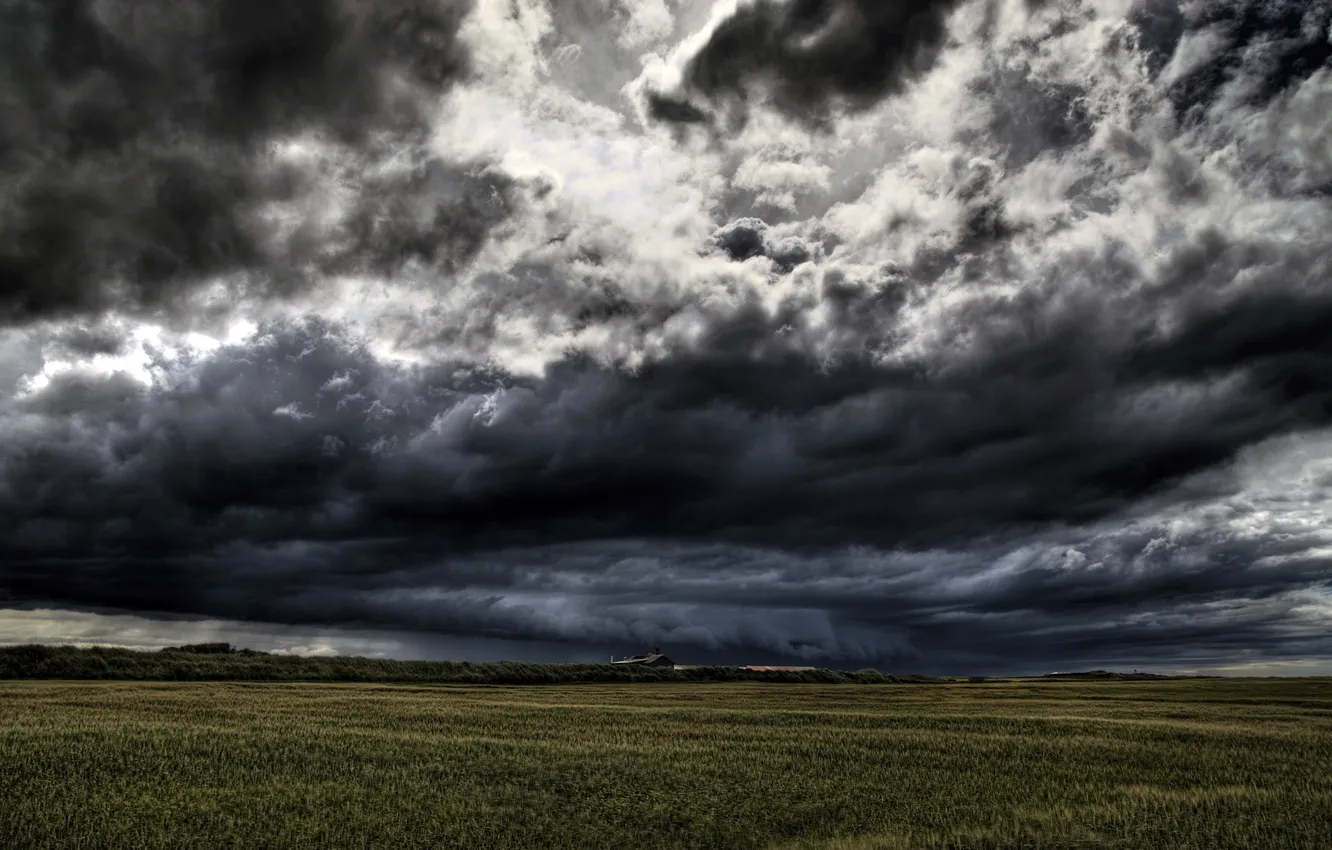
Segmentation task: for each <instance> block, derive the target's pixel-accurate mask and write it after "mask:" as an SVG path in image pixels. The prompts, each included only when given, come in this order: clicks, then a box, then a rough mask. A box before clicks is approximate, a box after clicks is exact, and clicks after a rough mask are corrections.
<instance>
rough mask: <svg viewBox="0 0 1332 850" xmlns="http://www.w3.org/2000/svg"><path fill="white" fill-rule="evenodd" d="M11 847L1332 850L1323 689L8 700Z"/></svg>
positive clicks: (295, 693)
mask: <svg viewBox="0 0 1332 850" xmlns="http://www.w3.org/2000/svg"><path fill="white" fill-rule="evenodd" d="M0 847H5V848H35V847H62V848H64V847H82V848H117V847H152V848H192V847H235V848H259V847H274V848H342V847H349V848H350V847H356V848H364V847H383V848H426V847H430V848H455V847H456V848H490V847H496V848H499V847H503V848H579V849H580V850H582V848H629V849H630V850H636V848H677V847H680V848H683V847H708V848H726V850H733V849H734V848H758V847H765V848H766V847H771V848H784V849H785V848H789V850H797V848H811V850H812V849H813V848H819V850H834V848H835V849H836V850H871V848H916V847H921V848H924V847H951V848H1000V847H1125V848H1154V847H1161V848H1197V850H1214V849H1215V848H1241V847H1242V848H1263V850H1269V848H1309V850H1320V848H1332V681H1328V680H1247V681H1246V680H1232V679H1219V680H1184V681H1165V682H1151V683H1142V682H1105V683H1079V682H1036V681H1015V682H1006V683H987V684H956V685H881V686H865V685H861V686H855V685H841V686H820V685H779V684H747V683H732V684H690V685H679V684H635V685H573V686H545V687H458V686H405V685H364V684H346V685H344V684H241V683H171V684H151V683H138V682H135V683H74V682H60V683H55V682H0Z"/></svg>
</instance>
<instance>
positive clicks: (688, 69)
mask: <svg viewBox="0 0 1332 850" xmlns="http://www.w3.org/2000/svg"><path fill="white" fill-rule="evenodd" d="M959 2H960V0H901V2H891V3H888V2H880V0H794V2H779V0H757V2H753V3H747V4H742V5H741V6H739V8H737V10H736V12H735V14H734V15H732V16H731V17H729V18H727V19H726V20H724V21H723V22H722V23H721V24H720V25H718V26H717V28H716V29H715V30H714V31H713V32H712V33H711V34H710V37H709V38H708V41H707V43H706V44H705V45H703V46H702V47H701V48H700V49H699V50H698V52H696V53H694V54H693V55H692V56H690V57H688V59H687V62H686V64H685V67H684V71H683V73H684V92H682V95H683V99H681V98H677V97H668V96H665V95H663V94H661V93H656V94H652V95H650V98H649V112H650V114H651V115H652V117H654V118H656V119H658V120H664V121H677V122H678V121H685V122H697V121H699V120H701V119H702V117H703V113H702V112H701V111H700V110H699V108H698V107H697V106H694V105H691V104H690V103H689V102H688V100H689V98H690V96H698V97H701V98H703V100H704V101H706V102H709V103H715V104H720V105H721V106H722V107H724V108H725V109H726V110H727V111H728V112H729V116H728V117H729V119H731V120H741V121H743V119H744V115H745V112H746V110H747V108H748V105H749V103H750V101H751V99H752V98H753V96H754V90H758V91H761V92H763V94H765V95H766V96H767V97H768V98H770V100H771V104H772V105H773V106H774V107H775V108H776V109H778V110H780V111H782V112H783V113H785V114H787V115H789V116H791V117H793V118H795V119H797V120H800V121H804V122H807V123H810V124H815V125H821V124H823V123H825V122H826V121H827V120H828V119H829V118H830V117H831V111H832V110H833V109H834V108H835V107H838V106H845V107H847V108H851V109H856V108H864V107H867V106H870V105H872V104H874V103H877V102H878V101H879V100H881V99H883V98H884V97H886V96H887V95H890V94H894V93H896V92H898V91H900V90H901V89H902V88H903V87H904V86H905V85H906V83H908V82H910V81H911V80H912V79H914V78H915V77H917V76H918V75H920V74H921V73H923V72H924V71H926V70H928V69H929V68H930V67H931V66H932V65H933V63H934V60H935V57H936V56H937V55H938V52H939V50H940V48H942V46H943V44H944V40H945V38H946V37H947V35H948V32H947V27H946V22H947V18H948V15H949V13H950V12H952V11H953V9H954V8H956V7H957V6H958V5H959Z"/></svg>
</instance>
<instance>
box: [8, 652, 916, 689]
mask: <svg viewBox="0 0 1332 850" xmlns="http://www.w3.org/2000/svg"><path fill="white" fill-rule="evenodd" d="M0 679H74V680H85V679H102V680H122V681H168V682H170V681H193V682H204V681H262V682H418V683H437V684H466V685H547V684H549V685H557V684H572V683H578V682H589V683H591V682H805V683H810V684H829V685H833V684H866V685H878V684H890V683H894V682H912V681H917V682H925V681H934V680H931V679H928V678H927V677H923V676H909V677H905V678H902V677H896V676H889V675H886V674H884V673H880V672H879V671H877V670H858V671H855V672H847V671H841V670H824V669H814V670H746V669H744V668H741V667H685V668H679V669H664V668H660V667H638V666H632V665H612V664H528V663H524V662H519V661H498V662H487V663H473V662H467V661H392V660H387V659H380V658H360V657H345V656H337V657H309V656H295V655H272V654H268V653H263V652H256V651H255V650H251V649H237V648H235V647H233V646H231V645H230V644H227V643H202V644H191V645H188V646H173V647H168V648H166V649H162V650H158V651H141V650H132V649H118V648H111V647H92V648H79V647H72V646H42V645H37V644H30V645H25V646H9V647H0Z"/></svg>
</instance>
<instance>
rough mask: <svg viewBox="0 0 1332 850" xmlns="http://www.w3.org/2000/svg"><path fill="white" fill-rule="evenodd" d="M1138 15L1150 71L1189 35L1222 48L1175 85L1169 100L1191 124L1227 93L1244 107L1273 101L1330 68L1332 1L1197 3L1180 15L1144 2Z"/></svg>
mask: <svg viewBox="0 0 1332 850" xmlns="http://www.w3.org/2000/svg"><path fill="white" fill-rule="evenodd" d="M1139 9H1140V10H1141V11H1140V13H1139V14H1137V15H1135V16H1134V17H1132V18H1131V20H1132V22H1133V23H1134V24H1135V25H1136V26H1137V27H1139V29H1140V30H1141V31H1142V33H1143V36H1142V41H1141V43H1142V45H1143V47H1144V48H1145V49H1146V53H1147V56H1148V57H1149V61H1150V62H1151V65H1152V67H1160V66H1162V65H1163V64H1164V61H1163V58H1164V59H1166V60H1168V58H1169V56H1170V55H1171V54H1172V53H1173V52H1174V50H1175V48H1176V46H1177V45H1178V44H1179V42H1180V39H1181V37H1183V36H1184V34H1185V33H1191V34H1198V33H1206V34H1208V35H1210V36H1211V37H1213V38H1215V39H1216V40H1217V42H1218V43H1219V45H1220V47H1221V49H1220V50H1219V51H1217V52H1216V53H1215V54H1214V55H1212V56H1210V57H1208V58H1207V59H1206V60H1205V61H1203V62H1201V63H1198V64H1197V65H1196V66H1193V67H1190V68H1189V69H1188V70H1187V72H1186V73H1183V74H1182V75H1181V76H1180V77H1179V78H1178V79H1175V80H1173V81H1172V82H1171V84H1170V88H1169V95H1170V99H1171V101H1172V102H1173V103H1174V106H1175V108H1176V110H1178V112H1179V113H1180V114H1181V115H1183V116H1185V117H1186V118H1187V117H1188V116H1190V115H1194V113H1196V112H1197V111H1198V110H1205V109H1207V108H1208V107H1210V106H1211V105H1212V103H1213V102H1214V101H1215V100H1216V99H1217V97H1218V96H1219V94H1220V93H1221V92H1222V91H1223V90H1226V89H1229V90H1231V91H1232V92H1233V95H1232V96H1233V97H1234V99H1235V100H1237V101H1239V102H1248V103H1255V102H1257V103H1262V102H1266V101H1269V100H1271V99H1272V98H1274V97H1276V96H1277V95H1279V94H1280V93H1281V92H1283V91H1286V90H1287V89H1289V88H1290V87H1291V86H1292V85H1293V84H1295V83H1297V82H1299V81H1300V80H1303V79H1306V78H1307V77H1309V76H1310V75H1311V74H1313V73H1314V72H1316V71H1317V70H1319V69H1320V68H1326V67H1328V64H1329V61H1332V41H1330V40H1329V37H1328V33H1329V31H1330V30H1329V27H1332V3H1329V2H1328V0H1226V2H1213V3H1193V4H1189V5H1187V6H1186V7H1184V9H1185V11H1184V12H1183V14H1182V15H1179V14H1178V13H1173V12H1172V11H1171V10H1170V9H1169V8H1168V7H1167V6H1166V5H1165V4H1163V3H1145V2H1144V3H1143V4H1141V5H1140V6H1139ZM1192 120H1197V118H1196V115H1194V117H1193V119H1192Z"/></svg>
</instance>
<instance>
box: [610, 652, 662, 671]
mask: <svg viewBox="0 0 1332 850" xmlns="http://www.w3.org/2000/svg"><path fill="white" fill-rule="evenodd" d="M611 663H612V664H633V665H636V666H638V667H666V668H668V669H674V668H675V662H674V661H672V660H671V659H669V658H667V657H666V656H665V655H662V654H661V647H655V648H654V649H653V650H652V651H651V652H645V653H643V654H642V655H635V656H633V657H631V658H621V659H620V660H618V661H615V660H612V661H611Z"/></svg>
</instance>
